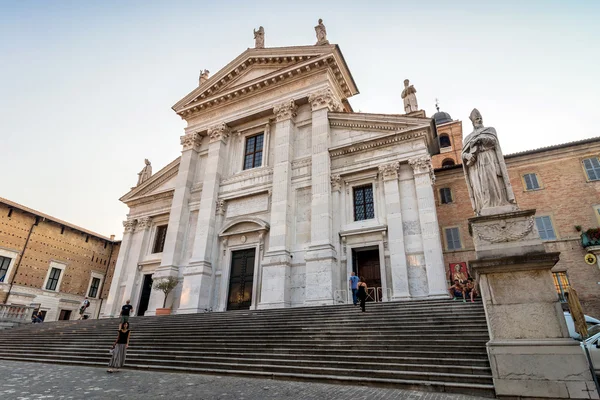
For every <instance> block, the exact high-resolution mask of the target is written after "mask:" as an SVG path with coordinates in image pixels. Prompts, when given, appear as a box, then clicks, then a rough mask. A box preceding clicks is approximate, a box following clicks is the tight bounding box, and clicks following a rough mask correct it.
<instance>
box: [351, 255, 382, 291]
mask: <svg viewBox="0 0 600 400" xmlns="http://www.w3.org/2000/svg"><path fill="white" fill-rule="evenodd" d="M352 261H353V262H352V270H353V271H354V272H355V273H356V275H358V276H359V277H363V278H364V279H365V282H366V284H367V288H368V289H367V295H368V296H367V301H381V267H380V264H379V248H377V247H375V248H373V247H367V248H365V249H353V250H352Z"/></svg>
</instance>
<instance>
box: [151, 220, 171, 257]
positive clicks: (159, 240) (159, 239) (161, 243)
mask: <svg viewBox="0 0 600 400" xmlns="http://www.w3.org/2000/svg"><path fill="white" fill-rule="evenodd" d="M167 226H168V225H161V226H157V227H156V235H155V236H154V247H153V248H152V253H162V252H163V249H164V248H165V239H166V238H167Z"/></svg>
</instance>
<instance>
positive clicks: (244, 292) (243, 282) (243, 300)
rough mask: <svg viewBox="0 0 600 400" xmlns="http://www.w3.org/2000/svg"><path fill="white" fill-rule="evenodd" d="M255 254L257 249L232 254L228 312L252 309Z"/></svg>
mask: <svg viewBox="0 0 600 400" xmlns="http://www.w3.org/2000/svg"><path fill="white" fill-rule="evenodd" d="M255 253H256V249H248V250H239V251H234V252H232V253H231V273H230V276H229V296H228V297H227V309H228V310H249V309H250V305H251V304H252V283H253V280H254V257H255Z"/></svg>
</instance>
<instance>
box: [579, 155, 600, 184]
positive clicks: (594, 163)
mask: <svg viewBox="0 0 600 400" xmlns="http://www.w3.org/2000/svg"><path fill="white" fill-rule="evenodd" d="M583 167H584V168H585V172H586V174H587V177H588V180H590V181H600V161H598V157H592V158H586V159H585V160H583Z"/></svg>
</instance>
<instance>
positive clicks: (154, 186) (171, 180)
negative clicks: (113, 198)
mask: <svg viewBox="0 0 600 400" xmlns="http://www.w3.org/2000/svg"><path fill="white" fill-rule="evenodd" d="M180 159H181V157H177V158H176V159H175V160H173V161H172V162H170V163H169V164H168V165H166V166H165V167H164V168H162V169H161V170H160V171H158V172H156V173H155V174H154V175H152V176H151V177H150V178H149V179H148V180H147V181H145V182H144V183H142V184H140V185H139V186H136V187H133V188H131V190H130V191H129V192H128V193H127V194H125V195H124V196H123V197H121V198H120V199H119V200H121V201H122V202H123V203H128V202H130V201H134V200H137V199H141V198H144V197H151V196H154V195H156V194H159V193H166V192H169V191H172V190H173V189H175V179H176V178H177V172H178V171H179V161H180Z"/></svg>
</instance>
